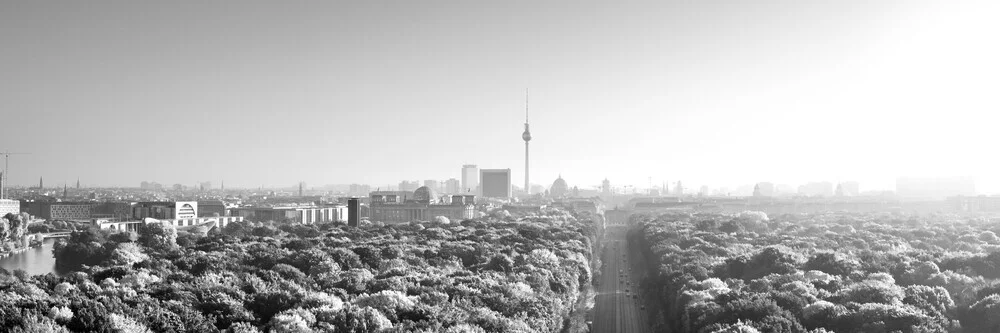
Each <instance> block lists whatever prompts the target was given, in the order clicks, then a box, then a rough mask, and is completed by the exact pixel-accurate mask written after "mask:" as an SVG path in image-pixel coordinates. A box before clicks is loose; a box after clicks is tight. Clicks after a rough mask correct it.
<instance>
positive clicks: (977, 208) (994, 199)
mask: <svg viewBox="0 0 1000 333" xmlns="http://www.w3.org/2000/svg"><path fill="white" fill-rule="evenodd" d="M948 203H949V204H950V205H951V207H952V209H954V210H956V211H959V212H1000V197H998V196H990V197H988V196H985V195H980V196H974V197H967V196H957V197H950V198H948Z"/></svg>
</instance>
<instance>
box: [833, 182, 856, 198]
mask: <svg viewBox="0 0 1000 333" xmlns="http://www.w3.org/2000/svg"><path fill="white" fill-rule="evenodd" d="M837 187H839V188H840V195H841V196H846V197H856V196H858V194H861V186H860V185H859V184H858V182H843V183H840V184H837Z"/></svg>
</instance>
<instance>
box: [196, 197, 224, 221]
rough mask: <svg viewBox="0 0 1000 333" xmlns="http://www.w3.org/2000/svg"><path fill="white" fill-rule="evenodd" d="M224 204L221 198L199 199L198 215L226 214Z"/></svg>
mask: <svg viewBox="0 0 1000 333" xmlns="http://www.w3.org/2000/svg"><path fill="white" fill-rule="evenodd" d="M227 215H229V214H227V213H226V204H225V203H224V202H222V200H204V201H202V200H199V201H198V217H213V216H227Z"/></svg>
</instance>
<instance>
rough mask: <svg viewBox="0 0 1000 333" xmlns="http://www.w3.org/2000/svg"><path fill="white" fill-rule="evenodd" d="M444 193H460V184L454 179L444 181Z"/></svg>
mask: <svg viewBox="0 0 1000 333" xmlns="http://www.w3.org/2000/svg"><path fill="white" fill-rule="evenodd" d="M444 191H445V193H449V194H456V193H462V183H460V182H459V181H458V179H455V178H451V179H448V180H446V181H444Z"/></svg>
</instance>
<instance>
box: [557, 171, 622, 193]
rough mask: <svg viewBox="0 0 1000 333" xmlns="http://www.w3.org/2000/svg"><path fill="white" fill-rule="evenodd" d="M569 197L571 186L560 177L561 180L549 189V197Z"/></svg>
mask: <svg viewBox="0 0 1000 333" xmlns="http://www.w3.org/2000/svg"><path fill="white" fill-rule="evenodd" d="M609 186H610V185H609ZM567 195H569V185H567V184H566V181H565V180H563V178H562V175H559V178H556V180H555V181H554V182H552V187H549V196H551V197H553V198H562V197H565V196H567Z"/></svg>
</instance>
